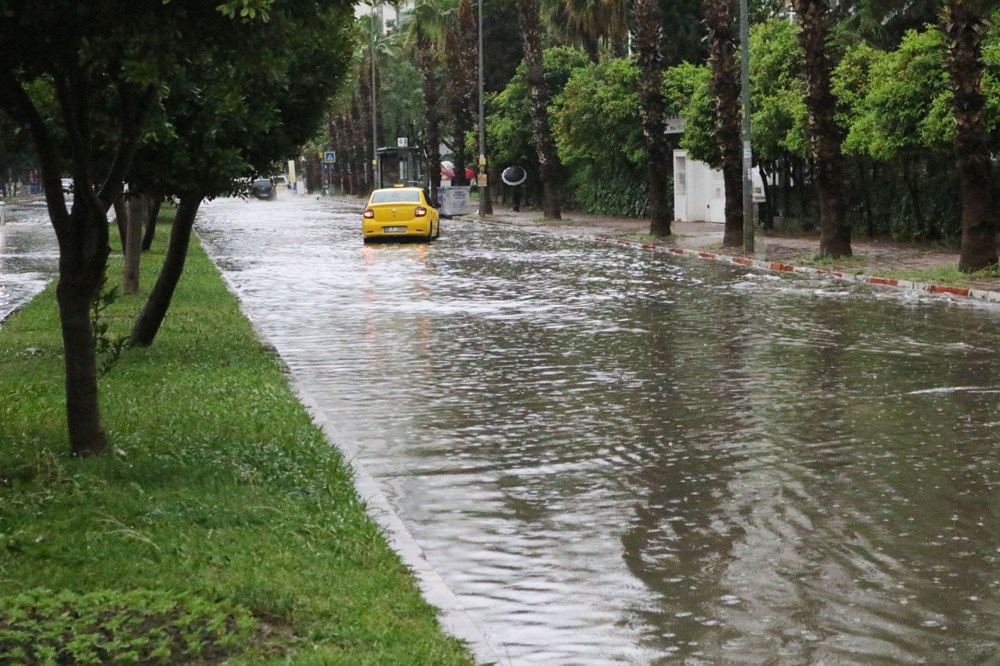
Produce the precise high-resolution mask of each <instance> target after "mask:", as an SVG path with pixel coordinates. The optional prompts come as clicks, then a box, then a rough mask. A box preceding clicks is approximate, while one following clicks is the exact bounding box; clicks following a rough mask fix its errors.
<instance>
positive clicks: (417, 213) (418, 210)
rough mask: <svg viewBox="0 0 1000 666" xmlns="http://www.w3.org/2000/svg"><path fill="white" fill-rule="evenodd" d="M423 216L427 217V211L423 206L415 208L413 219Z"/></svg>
mask: <svg viewBox="0 0 1000 666" xmlns="http://www.w3.org/2000/svg"><path fill="white" fill-rule="evenodd" d="M424 215H427V209H426V208H424V207H423V206H417V207H416V209H415V210H414V211H413V216H414V217H423V216H424Z"/></svg>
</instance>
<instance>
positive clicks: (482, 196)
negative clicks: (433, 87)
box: [478, 0, 493, 217]
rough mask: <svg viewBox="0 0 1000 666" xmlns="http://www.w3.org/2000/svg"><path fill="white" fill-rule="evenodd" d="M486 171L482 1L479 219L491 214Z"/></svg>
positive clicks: (480, 22) (480, 27)
mask: <svg viewBox="0 0 1000 666" xmlns="http://www.w3.org/2000/svg"><path fill="white" fill-rule="evenodd" d="M488 177H489V176H488V175H487V171H486V117H485V115H484V114H483V0H479V182H478V186H479V217H483V216H484V215H492V214H493V199H492V198H491V197H490V189H489V181H488Z"/></svg>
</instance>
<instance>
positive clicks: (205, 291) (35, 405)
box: [0, 227, 472, 665]
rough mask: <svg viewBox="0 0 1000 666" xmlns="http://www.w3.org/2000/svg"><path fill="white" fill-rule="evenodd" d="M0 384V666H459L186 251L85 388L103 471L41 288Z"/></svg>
mask: <svg viewBox="0 0 1000 666" xmlns="http://www.w3.org/2000/svg"><path fill="white" fill-rule="evenodd" d="M167 235H168V229H166V228H165V227H164V228H162V229H161V230H160V232H159V239H160V243H159V244H158V245H157V246H156V247H155V248H154V250H153V251H151V252H150V253H148V254H146V255H144V257H143V277H142V284H143V293H141V294H140V295H138V296H135V297H121V298H119V299H118V300H117V301H116V302H115V303H113V304H112V305H111V307H110V308H109V309H108V310H107V311H106V313H105V315H104V317H105V320H106V322H107V323H108V324H109V329H110V331H111V332H112V333H113V334H118V335H126V334H127V333H128V330H129V328H130V326H131V323H132V320H133V317H134V316H135V314H136V313H137V312H138V311H139V309H140V307H141V305H142V303H143V301H144V299H145V296H146V293H147V292H148V289H149V288H151V286H152V284H153V281H154V280H155V276H156V273H157V271H158V269H159V265H160V263H161V262H162V259H163V252H164V244H165V241H166V237H167ZM120 274H121V266H120V262H119V261H118V260H114V261H113V262H112V268H111V272H110V275H111V276H113V279H118V277H119V276H120ZM0 367H2V368H3V372H2V373H0V442H2V446H0V654H4V655H12V656H11V657H10V659H11V660H10V661H5V660H4V659H0V662H3V663H25V664H34V663H57V662H58V663H106V662H110V661H113V660H115V659H120V660H123V661H131V662H133V663H163V664H168V663H170V664H173V663H178V664H179V663H193V662H197V663H220V662H221V661H223V660H228V661H227V663H254V664H259V663H263V664H268V663H274V664H279V663H280V664H286V663H290V664H352V665H353V664H435V665H437V664H467V663H471V661H472V659H471V657H470V655H469V654H468V652H467V651H466V650H465V649H464V647H463V645H462V644H461V643H460V642H459V641H458V640H456V639H454V638H452V637H449V636H447V635H445V634H443V633H442V631H441V629H440V627H439V625H438V622H437V619H436V613H435V609H434V608H433V607H431V606H429V605H428V604H427V603H426V602H425V601H424V600H423V598H422V597H421V596H420V593H419V590H418V588H417V586H416V583H415V581H414V579H413V577H412V575H411V573H410V571H409V570H408V569H407V568H406V567H405V566H404V565H403V564H402V562H401V561H400V560H399V558H398V557H397V556H396V554H395V553H394V552H393V551H392V550H391V549H390V548H389V547H388V546H387V544H386V541H385V539H384V537H383V535H382V534H381V533H380V531H379V529H378V528H377V526H376V525H375V524H374V523H373V522H372V521H371V520H370V519H369V517H368V516H367V515H366V513H365V510H364V506H363V505H362V503H361V502H360V501H359V500H358V498H357V495H356V493H355V489H354V486H353V480H352V476H351V473H350V470H349V468H348V467H347V466H346V465H345V463H344V461H343V460H342V458H341V456H340V454H339V453H338V452H337V450H336V449H334V448H333V447H331V446H330V445H329V443H328V442H327V441H326V439H325V438H324V435H323V434H322V432H321V431H320V430H319V429H318V428H317V427H316V426H315V425H314V424H313V423H312V422H311V420H310V418H309V416H308V415H307V413H306V411H305V409H304V408H303V407H302V406H301V405H300V404H299V403H298V401H297V400H296V398H295V397H294V395H293V394H292V393H291V391H290V389H289V387H288V384H287V381H286V378H285V376H284V374H283V370H282V366H281V364H280V362H279V360H278V359H277V358H276V356H275V354H274V352H273V351H272V350H270V349H268V348H267V347H266V346H265V345H263V344H261V342H260V341H259V340H258V339H257V338H256V336H255V335H254V332H253V330H252V328H251V326H250V324H249V323H248V322H247V321H246V319H244V317H243V316H242V315H241V313H240V311H239V308H238V304H237V302H236V300H235V299H234V297H233V296H232V295H230V294H229V293H228V291H227V290H226V288H225V287H224V285H223V282H222V280H221V278H220V276H219V275H218V273H217V272H216V270H215V268H214V266H213V265H212V263H211V262H210V261H209V259H208V258H207V257H206V256H205V254H204V252H203V251H202V250H201V249H200V248H198V247H193V248H192V251H191V256H190V258H189V260H188V265H187V269H186V271H185V275H184V277H183V279H182V281H181V284H180V286H179V288H178V291H177V294H176V296H175V298H174V302H173V304H172V306H171V310H170V312H169V314H168V316H167V319H166V321H165V323H164V326H163V329H162V330H161V331H160V334H159V336H158V338H157V340H156V342H155V344H154V345H153V346H152V347H151V348H149V349H125V351H124V352H123V354H122V356H121V358H120V359H119V361H118V363H117V365H116V366H115V367H114V368H113V369H112V370H111V372H110V373H109V374H107V375H106V376H104V377H103V378H102V379H101V381H100V389H101V408H102V416H103V421H104V424H105V427H106V428H107V433H108V438H109V442H110V447H111V452H110V454H109V455H107V456H105V457H102V458H100V459H89V460H78V459H74V458H73V457H71V456H70V455H69V445H68V442H67V437H66V431H65V416H64V406H63V405H64V396H63V378H62V373H63V362H62V349H61V342H60V337H59V326H58V317H57V311H56V306H55V296H54V289H53V288H51V287H50V288H49V289H48V290H46V291H45V292H43V293H42V294H41V295H40V296H38V297H37V298H36V299H35V300H34V301H33V302H32V303H31V304H29V305H28V306H27V307H26V308H24V309H23V310H21V311H20V312H18V313H17V314H15V315H13V316H12V317H11V318H9V319H8V320H7V321H6V322H4V324H3V327H2V328H0ZM46 599H51V600H58V603H56V602H55V601H53V602H52V603H48V604H43V603H41V602H40V600H46ZM67 618H69V619H67ZM126 618H128V621H126ZM39 650H42V651H41V652H39ZM53 655H55V656H53ZM46 659H52V661H50V662H46Z"/></svg>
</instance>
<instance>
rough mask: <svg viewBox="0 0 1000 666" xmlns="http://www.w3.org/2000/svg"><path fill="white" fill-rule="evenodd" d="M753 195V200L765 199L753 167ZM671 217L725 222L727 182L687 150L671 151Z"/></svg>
mask: <svg viewBox="0 0 1000 666" xmlns="http://www.w3.org/2000/svg"><path fill="white" fill-rule="evenodd" d="M740 196H741V197H742V193H740ZM753 196H754V201H763V200H764V186H763V183H762V182H761V178H760V173H759V172H758V171H757V169H754V170H753ZM741 201H742V199H741ZM674 219H676V220H678V221H680V222H716V223H718V224H725V222H726V183H725V180H724V179H723V177H722V171H720V170H718V169H713V168H712V167H710V166H708V165H707V164H705V163H704V162H699V161H698V160H693V159H690V158H689V157H688V154H687V151H686V150H675V151H674Z"/></svg>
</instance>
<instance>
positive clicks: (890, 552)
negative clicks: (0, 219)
mask: <svg viewBox="0 0 1000 666" xmlns="http://www.w3.org/2000/svg"><path fill="white" fill-rule="evenodd" d="M360 211H361V204H360V203H357V204H348V203H345V202H337V201H317V200H315V199H312V198H305V197H303V198H298V199H296V198H294V197H293V196H292V195H291V194H286V195H285V196H284V197H282V198H279V199H278V200H277V201H272V202H263V201H249V202H245V201H240V200H218V201H214V202H212V203H209V204H206V205H205V207H204V208H203V210H202V213H201V214H200V221H199V224H198V229H199V233H200V234H201V236H202V238H203V240H204V241H205V242H206V244H207V246H208V247H209V250H210V252H211V253H212V254H213V256H215V257H216V260H217V262H218V263H219V264H220V266H221V267H222V268H223V270H224V272H225V273H226V275H227V277H228V278H229V279H230V281H231V283H232V284H233V285H234V288H235V289H236V290H237V292H238V293H239V295H240V297H241V299H242V300H243V303H244V307H245V308H246V310H247V312H248V313H249V315H250V316H251V318H252V319H253V320H254V321H255V323H256V324H257V325H258V327H259V328H260V329H261V330H262V331H264V332H265V333H266V335H267V337H268V338H269V340H270V341H271V342H272V343H273V344H275V346H276V348H277V349H278V351H279V353H280V354H281V356H282V357H283V359H284V360H285V362H286V363H287V364H288V366H289V367H290V369H291V371H292V373H293V374H294V376H295V378H296V381H297V382H298V383H299V385H301V386H303V387H305V388H306V389H307V390H308V391H309V393H310V394H311V396H312V398H313V399H314V400H315V401H316V402H317V403H318V404H319V405H320V407H321V408H322V411H323V412H324V413H325V414H326V415H327V416H328V417H329V418H331V419H332V420H333V422H334V423H335V424H336V427H337V429H338V430H339V431H340V432H341V433H342V437H344V438H345V441H349V442H350V449H351V450H352V451H356V452H357V455H358V457H359V459H360V462H361V463H362V464H363V466H364V468H365V469H366V470H367V472H368V473H370V474H371V475H372V476H373V477H374V478H375V480H376V481H377V483H378V484H379V486H380V487H381V489H382V491H383V492H384V494H385V495H386V497H387V498H388V499H389V501H390V502H391V503H392V505H393V506H394V508H395V510H396V511H397V512H398V514H399V516H400V517H401V518H402V520H403V521H404V523H405V524H406V526H407V528H408V529H409V531H410V532H411V533H412V535H413V537H414V538H415V539H416V541H417V542H418V544H419V545H420V547H421V548H422V549H423V551H424V553H425V554H426V558H427V561H428V562H429V563H430V565H431V566H433V567H434V568H435V569H436V570H437V571H438V572H440V575H441V576H442V578H443V579H444V581H445V582H446V583H447V585H448V587H449V588H450V589H451V590H452V591H453V592H454V594H455V595H456V596H457V598H458V599H459V601H460V602H461V604H462V605H463V606H464V608H465V609H466V610H467V611H468V614H469V615H470V616H471V617H472V618H473V620H474V621H475V623H476V624H477V625H478V627H479V629H480V630H481V632H482V633H483V634H484V635H485V636H486V638H487V640H488V641H489V643H490V645H491V646H492V649H493V651H494V653H495V654H496V655H498V656H499V658H500V659H501V661H503V662H504V663H510V664H517V665H520V664H547V665H548V664H560V665H562V664H675V663H683V664H880V663H881V664H924V663H926V664H963V665H964V664H992V663H1000V638H998V637H1000V567H998V560H1000V501H998V500H1000V369H998V368H1000V363H998V362H1000V327H998V324H1000V309H997V308H995V307H993V308H991V307H988V306H981V305H968V304H955V303H950V302H945V301H943V300H938V299H932V298H929V297H925V296H921V295H916V294H901V293H898V292H895V291H890V290H884V291H883V290H878V289H876V288H866V287H864V286H858V285H844V284H840V283H836V282H828V281H824V280H820V279H816V278H808V277H803V276H794V275H781V276H778V275H770V274H762V273H755V272H752V271H748V270H747V269H743V268H738V267H732V266H725V265H720V264H717V263H714V262H704V261H698V260H691V259H685V258H679V257H672V256H665V255H658V254H653V253H650V252H646V251H641V250H637V249H633V248H629V247H621V246H617V245H602V244H597V243H592V242H588V241H581V240H574V239H568V238H559V237H555V236H551V235H547V234H532V233H525V232H524V231H520V230H514V229H512V228H509V227H504V226H500V225H489V224H481V223H475V222H468V221H460V220H450V221H449V220H446V221H444V223H443V224H442V235H441V238H440V240H439V241H436V242H434V243H432V244H429V245H425V244H416V245H384V246H365V245H363V244H362V243H361V239H360V234H359V215H360ZM21 224H22V223H20V222H19V223H17V224H13V225H10V224H9V225H8V227H7V228H6V229H0V233H3V234H8V235H5V236H3V237H2V238H4V243H5V245H4V252H3V253H0V262H5V263H3V265H4V271H3V272H2V273H0V274H2V275H3V280H4V281H5V282H4V284H7V280H8V278H9V276H8V269H7V268H6V266H7V265H8V264H7V263H6V262H10V261H22V260H20V259H18V258H17V256H18V255H17V252H16V251H15V252H13V253H9V248H11V247H12V244H13V245H16V243H15V241H12V240H11V238H12V236H10V235H9V234H10V232H11V230H12V229H13V230H15V232H16V230H17V228H18V227H19V226H21ZM25 225H26V223H25ZM26 226H27V225H26ZM14 237H15V238H16V237H17V236H16V235H15V236H14ZM48 260H49V259H45V261H48ZM28 268H29V270H28V273H29V274H30V273H31V271H32V270H37V271H38V272H39V273H41V272H44V271H42V270H41V269H33V268H31V267H30V266H29V267H28ZM6 288H8V289H9V287H6ZM182 288H183V286H182Z"/></svg>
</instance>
